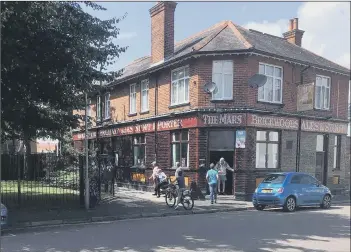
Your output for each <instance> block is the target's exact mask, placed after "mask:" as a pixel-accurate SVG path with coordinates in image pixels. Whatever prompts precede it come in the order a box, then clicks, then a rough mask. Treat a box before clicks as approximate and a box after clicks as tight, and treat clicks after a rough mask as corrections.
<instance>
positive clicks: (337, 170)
mask: <svg viewBox="0 0 351 252" xmlns="http://www.w3.org/2000/svg"><path fill="white" fill-rule="evenodd" d="M332 171H333V172H340V171H341V169H340V168H334V169H332Z"/></svg>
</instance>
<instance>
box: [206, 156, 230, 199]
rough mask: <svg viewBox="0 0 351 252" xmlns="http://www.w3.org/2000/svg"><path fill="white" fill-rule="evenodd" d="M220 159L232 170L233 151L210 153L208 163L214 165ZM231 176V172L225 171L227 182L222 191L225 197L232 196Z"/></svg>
mask: <svg viewBox="0 0 351 252" xmlns="http://www.w3.org/2000/svg"><path fill="white" fill-rule="evenodd" d="M222 157H223V158H224V159H225V161H226V162H227V163H228V165H229V166H230V167H231V168H233V159H234V151H210V163H214V164H215V165H216V164H217V163H218V162H219V159H220V158H222ZM233 175H234V174H233V172H231V171H227V176H226V177H227V181H226V183H225V189H224V192H225V194H226V195H233Z"/></svg>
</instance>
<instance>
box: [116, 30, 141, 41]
mask: <svg viewBox="0 0 351 252" xmlns="http://www.w3.org/2000/svg"><path fill="white" fill-rule="evenodd" d="M137 36H138V34H137V33H136V32H122V33H120V34H118V36H117V39H118V40H122V39H132V38H135V37H137Z"/></svg>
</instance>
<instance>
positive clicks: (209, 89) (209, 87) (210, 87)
mask: <svg viewBox="0 0 351 252" xmlns="http://www.w3.org/2000/svg"><path fill="white" fill-rule="evenodd" d="M204 91H205V92H206V93H208V94H215V93H217V91H218V88H217V85H216V83H214V82H212V81H210V82H207V83H206V84H205V85H204Z"/></svg>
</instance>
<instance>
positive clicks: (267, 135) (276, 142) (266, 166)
mask: <svg viewBox="0 0 351 252" xmlns="http://www.w3.org/2000/svg"><path fill="white" fill-rule="evenodd" d="M258 132H264V134H265V140H259V139H257V133H258ZM270 133H277V135H278V139H277V140H272V139H270ZM280 137H281V132H280V131H278V130H257V132H256V166H255V167H256V169H279V168H280V156H281V151H280V148H281V142H280ZM259 144H264V145H265V155H264V159H265V160H264V163H265V164H264V167H263V166H260V163H259V159H258V158H259V157H258V155H257V147H258V146H259ZM269 145H276V146H277V153H276V155H277V156H276V157H275V158H276V167H269V162H270V160H269V159H270V158H272V157H270V156H269ZM273 160H274V157H273Z"/></svg>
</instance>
